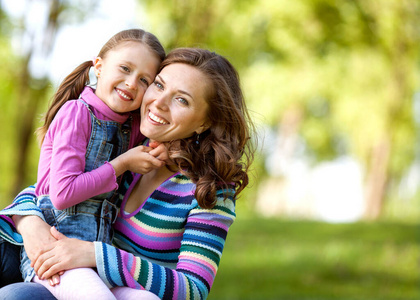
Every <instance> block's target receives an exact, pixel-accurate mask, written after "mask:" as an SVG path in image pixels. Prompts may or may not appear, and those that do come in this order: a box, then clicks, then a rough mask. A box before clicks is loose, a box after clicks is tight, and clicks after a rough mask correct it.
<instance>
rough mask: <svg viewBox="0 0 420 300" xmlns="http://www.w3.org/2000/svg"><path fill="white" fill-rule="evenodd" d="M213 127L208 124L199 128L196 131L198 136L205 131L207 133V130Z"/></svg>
mask: <svg viewBox="0 0 420 300" xmlns="http://www.w3.org/2000/svg"><path fill="white" fill-rule="evenodd" d="M210 126H211V124H210V122H206V123H204V124H203V125H201V126H200V127H198V129H197V130H196V131H195V133H196V134H201V133H203V132H204V131H206V130H207V129H209V128H210Z"/></svg>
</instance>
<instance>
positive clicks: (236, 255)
mask: <svg viewBox="0 0 420 300" xmlns="http://www.w3.org/2000/svg"><path fill="white" fill-rule="evenodd" d="M419 237H420V234H419V226H418V225H417V224H402V223H387V222H375V223H361V222H359V223H352V224H328V223H322V222H313V221H287V220H280V219H263V218H257V217H249V216H248V217H243V218H241V217H240V216H239V217H238V218H237V220H236V221H235V223H234V224H233V226H232V228H231V229H230V231H229V235H228V239H227V242H226V246H225V250H224V253H223V257H222V260H221V263H220V266H219V272H218V274H217V276H216V280H215V282H214V285H213V288H212V290H211V293H210V296H209V299H213V300H216V299H229V300H233V299H299V300H306V299H307V300H309V299H311V300H312V299H326V300H328V299H340V300H356V299H357V300H359V299H366V300H367V299H369V300H374V299H381V300H382V299H384V300H387V299H389V300H391V299H392V300H398V299H413V300H414V299H420V271H419V270H420V269H419V257H420V256H419V253H420V252H419V245H420V243H419V241H420V239H419Z"/></svg>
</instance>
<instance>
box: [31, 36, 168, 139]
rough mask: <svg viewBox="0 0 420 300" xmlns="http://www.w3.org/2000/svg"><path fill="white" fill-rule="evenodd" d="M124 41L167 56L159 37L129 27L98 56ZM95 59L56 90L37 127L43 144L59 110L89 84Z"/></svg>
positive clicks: (105, 46)
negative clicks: (90, 72) (136, 43)
mask: <svg viewBox="0 0 420 300" xmlns="http://www.w3.org/2000/svg"><path fill="white" fill-rule="evenodd" d="M124 42H139V43H142V44H144V45H146V46H147V47H148V48H149V49H150V50H151V51H152V52H153V53H154V54H155V55H156V57H158V58H159V60H160V61H162V60H163V59H164V58H165V50H164V48H163V46H162V45H161V43H160V42H159V40H158V38H157V37H156V36H154V35H153V34H152V33H150V32H147V31H144V30H143V29H127V30H123V31H120V32H118V33H117V34H115V35H114V36H112V37H111V38H110V39H109V40H108V41H107V42H106V44H105V45H104V46H103V47H102V49H101V50H100V51H99V54H98V57H101V58H105V57H106V55H107V53H108V51H110V50H112V49H114V48H115V47H117V46H118V45H120V44H121V43H124ZM92 66H93V61H92V60H88V61H85V62H83V63H81V64H80V65H79V66H78V67H76V68H75V69H74V70H73V72H71V73H70V74H69V75H68V76H67V77H66V78H65V79H64V80H63V82H62V83H61V84H60V86H59V87H58V89H57V91H56V92H55V94H54V96H53V98H52V99H51V103H50V105H49V107H48V110H47V112H46V114H45V117H44V125H42V126H41V127H39V128H38V129H37V136H38V141H39V142H40V144H42V142H43V140H44V137H45V134H46V133H47V130H48V128H49V127H50V125H51V122H52V120H53V119H54V117H55V115H56V114H57V112H58V110H59V109H60V108H61V107H62V106H63V105H64V103H66V102H67V101H69V100H74V99H77V98H79V95H80V94H81V93H82V91H83V89H84V88H85V86H86V85H89V83H90V82H89V70H90V68H91V67H92Z"/></svg>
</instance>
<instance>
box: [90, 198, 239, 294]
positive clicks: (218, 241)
mask: <svg viewBox="0 0 420 300" xmlns="http://www.w3.org/2000/svg"><path fill="white" fill-rule="evenodd" d="M229 193H230V194H229V197H228V198H227V199H226V200H224V197H223V191H219V192H218V194H217V202H216V206H215V207H214V208H212V209H202V208H200V207H199V206H198V205H196V206H194V207H193V208H192V209H191V210H190V212H189V214H188V217H187V220H186V224H185V228H184V233H183V236H182V241H181V246H180V251H179V256H178V262H177V264H176V269H171V268H169V267H165V266H164V264H163V263H159V261H150V260H147V259H145V258H142V257H139V256H135V255H133V254H131V253H129V252H127V251H124V250H121V249H117V248H115V247H113V246H110V245H107V244H104V243H100V242H95V251H96V262H97V269H98V273H99V275H100V276H101V278H102V279H103V280H104V282H105V283H106V284H107V285H108V286H109V287H116V286H129V287H132V288H139V289H146V290H149V291H151V292H153V293H154V294H156V295H157V296H159V297H160V298H161V299H206V298H207V296H208V294H209V292H210V289H211V286H212V285H213V282H214V278H215V276H216V273H217V269H218V266H219V262H220V259H221V256H222V252H223V248H224V245H225V240H226V236H227V233H228V230H229V227H230V226H231V225H232V223H233V222H234V220H235V217H236V215H235V200H234V198H233V193H234V191H233V190H232V191H229Z"/></svg>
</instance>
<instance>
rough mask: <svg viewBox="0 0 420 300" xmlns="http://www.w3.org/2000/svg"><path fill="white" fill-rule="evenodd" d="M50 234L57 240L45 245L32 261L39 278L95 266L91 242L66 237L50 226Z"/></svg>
mask: <svg viewBox="0 0 420 300" xmlns="http://www.w3.org/2000/svg"><path fill="white" fill-rule="evenodd" d="M51 235H52V236H54V237H55V238H56V239H57V241H56V242H54V243H53V244H52V245H49V246H47V247H46V248H45V249H44V251H43V252H42V254H41V255H39V256H38V257H37V259H36V260H35V261H34V262H33V265H34V266H33V267H34V270H35V273H36V274H37V275H38V277H39V278H40V279H46V278H50V277H52V276H53V275H54V274H58V273H59V272H61V271H64V270H69V269H75V268H83V267H88V268H89V267H96V260H95V246H94V244H93V243H92V242H86V241H82V240H78V239H72V238H68V237H66V236H65V235H63V234H62V233H60V232H58V231H57V229H55V227H51Z"/></svg>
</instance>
